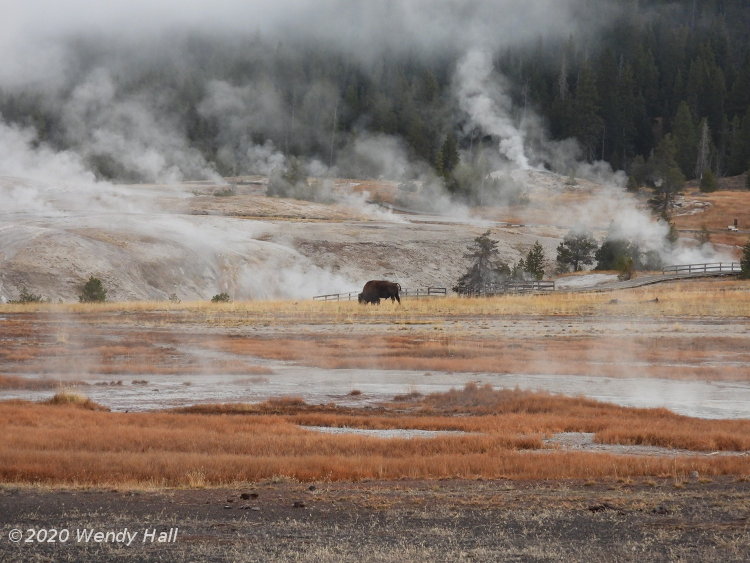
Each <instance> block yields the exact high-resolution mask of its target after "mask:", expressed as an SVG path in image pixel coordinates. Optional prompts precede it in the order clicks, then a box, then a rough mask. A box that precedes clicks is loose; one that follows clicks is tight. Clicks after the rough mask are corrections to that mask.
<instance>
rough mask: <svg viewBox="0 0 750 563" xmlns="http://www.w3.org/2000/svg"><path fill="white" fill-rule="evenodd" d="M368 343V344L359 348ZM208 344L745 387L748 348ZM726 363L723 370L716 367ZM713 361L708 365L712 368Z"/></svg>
mask: <svg viewBox="0 0 750 563" xmlns="http://www.w3.org/2000/svg"><path fill="white" fill-rule="evenodd" d="M363 342H366V345H363ZM213 345H214V346H216V347H218V348H219V349H220V350H222V351H224V352H228V353H232V354H240V355H243V354H244V355H248V356H250V357H256V356H257V357H262V358H267V359H273V360H295V361H297V362H300V363H304V364H306V365H313V366H317V367H320V368H325V369H340V368H359V369H405V370H417V371H423V370H426V371H452V372H486V373H513V374H520V373H555V374H559V375H581V374H585V375H597V376H607V377H621V376H628V377H632V376H633V375H638V376H641V377H643V376H650V377H662V378H682V379H705V380H711V379H722V380H737V381H744V380H745V379H746V376H747V370H746V369H745V368H744V366H743V365H742V363H743V362H745V363H750V349H747V350H746V349H744V346H745V345H746V339H745V338H744V337H743V336H738V337H732V336H717V337H702V338H700V339H696V338H695V337H693V336H692V335H686V336H681V335H679V334H678V335H672V336H670V339H669V342H668V344H665V342H664V340H659V339H656V338H653V337H650V336H645V337H641V336H628V335H626V336H616V337H606V336H590V335H589V336H570V337H565V336H564V335H558V336H557V337H555V338H550V337H548V336H546V335H537V336H524V337H515V336H514V335H513V334H512V332H511V334H510V335H509V336H506V337H504V338H498V337H497V336H496V335H494V334H488V335H487V336H475V335H466V336H463V335H455V336H454V335H437V336H436V335H432V334H424V333H414V332H410V333H409V334H406V335H387V334H373V335H370V336H367V337H363V336H362V335H360V334H355V335H341V334H335V335H327V334H317V335H310V334H304V335H300V336H294V337H275V338H253V337H245V338H232V339H222V340H214V341H213ZM723 357H726V358H731V359H732V362H731V363H728V364H725V363H721V362H715V360H717V359H721V358H723ZM712 362H714V363H712Z"/></svg>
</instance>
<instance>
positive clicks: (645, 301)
mask: <svg viewBox="0 0 750 563" xmlns="http://www.w3.org/2000/svg"><path fill="white" fill-rule="evenodd" d="M748 291H750V285H748V283H747V282H743V281H734V280H724V281H720V282H716V281H693V282H679V283H663V284H657V285H652V286H646V287H644V288H637V289H632V290H621V291H614V292H604V293H595V292H590V293H586V292H579V293H568V292H562V291H559V292H551V293H547V294H536V295H523V294H520V295H505V296H497V297H490V298H460V297H447V298H424V299H412V298H407V299H404V300H403V303H402V305H398V304H392V303H391V302H390V301H387V302H384V304H382V305H380V306H362V305H359V304H358V303H357V302H356V301H340V302H323V301H312V300H309V299H308V300H285V301H237V302H231V303H210V302H208V301H206V302H204V301H199V302H188V303H170V302H163V301H158V302H156V301H153V302H150V301H128V302H120V303H116V302H113V303H100V304H91V303H70V304H49V303H29V304H23V305H19V304H2V305H0V312H2V313H58V314H76V315H82V314H86V315H88V314H101V313H112V312H118V313H165V314H166V315H165V318H164V319H163V320H164V321H170V320H171V321H173V322H181V321H183V320H184V319H181V318H180V317H179V315H176V313H180V312H182V313H185V314H189V315H190V316H191V318H190V320H191V321H196V320H200V321H210V320H214V321H217V322H219V323H220V322H221V321H222V319H224V320H226V321H227V322H239V321H244V323H246V324H250V323H253V322H257V321H259V320H270V321H273V322H275V323H283V322H285V321H293V322H298V321H299V320H305V319H308V320H310V319H320V320H326V321H330V320H335V321H337V322H341V321H347V320H349V321H351V322H353V321H355V320H356V321H357V322H363V321H367V320H368V319H370V320H372V321H377V320H380V319H383V318H387V319H389V320H393V319H398V320H405V321H408V320H409V319H410V318H412V317H413V318H415V319H419V318H420V317H437V318H450V317H453V316H464V315H473V316H482V315H549V316H566V315H584V316H588V315H602V314H604V315H613V314H614V315H620V316H626V317H653V316H659V315H682V316H687V317H696V316H706V315H708V316H721V317H747V316H750V299H748ZM655 297H658V298H659V303H653V304H651V303H649V302H650V301H651V300H653V299H654V298H655ZM613 298H616V299H617V300H618V301H619V303H618V307H617V308H616V310H614V309H613V308H612V307H611V303H610V301H611V300H612V299H613ZM200 314H204V316H203V317H201V315H200ZM237 316H241V317H242V318H241V319H238V318H237ZM117 320H118V321H122V320H123V319H117Z"/></svg>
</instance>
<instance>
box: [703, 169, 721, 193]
mask: <svg viewBox="0 0 750 563" xmlns="http://www.w3.org/2000/svg"><path fill="white" fill-rule="evenodd" d="M717 189H719V185H718V184H717V182H716V176H714V173H713V172H711V170H710V169H708V170H706V171H705V172H704V173H703V178H701V182H700V190H701V191H702V192H704V193H709V192H715V191H716V190H717Z"/></svg>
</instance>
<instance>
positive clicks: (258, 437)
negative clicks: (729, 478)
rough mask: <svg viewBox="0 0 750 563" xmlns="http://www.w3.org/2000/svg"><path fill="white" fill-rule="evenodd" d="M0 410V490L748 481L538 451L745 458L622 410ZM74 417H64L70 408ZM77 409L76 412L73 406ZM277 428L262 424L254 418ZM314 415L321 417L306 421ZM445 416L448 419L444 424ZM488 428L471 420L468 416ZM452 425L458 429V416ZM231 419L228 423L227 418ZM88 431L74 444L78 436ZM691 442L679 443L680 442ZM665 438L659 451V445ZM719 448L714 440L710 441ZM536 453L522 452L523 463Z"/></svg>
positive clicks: (523, 395) (645, 462)
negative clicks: (392, 432) (636, 447)
mask: <svg viewBox="0 0 750 563" xmlns="http://www.w3.org/2000/svg"><path fill="white" fill-rule="evenodd" d="M80 404H81V401H77V402H73V403H71V404H68V405H65V406H53V405H44V404H34V403H27V402H23V401H12V402H5V403H0V428H1V429H2V432H3V436H4V440H3V441H2V442H1V443H0V459H2V460H3V463H2V465H0V480H2V481H3V482H15V483H21V482H23V483H50V484H79V485H109V484H133V485H154V486H196V485H226V484H231V483H239V482H244V481H255V480H259V479H265V478H271V477H274V476H280V475H284V476H287V477H291V478H295V479H299V480H325V479H328V480H357V479H370V478H380V479H399V478H445V477H459V478H476V477H483V478H499V477H510V478H519V479H521V478H522V479H548V478H583V479H586V478H600V477H633V476H645V475H651V476H671V477H675V478H677V477H685V476H686V475H687V474H689V472H691V471H699V472H700V473H701V474H702V475H722V474H732V475H740V476H746V475H747V474H748V465H747V458H746V457H743V456H715V457H712V456H709V457H701V458H698V457H675V458H673V457H669V458H659V457H655V456H654V457H635V456H613V455H607V454H595V453H586V452H562V451H555V450H538V448H540V447H541V442H540V436H541V435H543V434H549V433H553V432H558V431H588V432H591V431H594V432H597V433H598V436H599V435H601V436H604V437H605V438H608V439H609V437H611V436H614V434H612V435H609V434H607V433H608V432H615V431H625V430H627V429H628V428H633V429H637V428H638V427H639V426H638V424H640V425H641V427H643V428H646V427H648V428H652V429H653V430H652V433H651V437H646V438H645V439H644V441H643V442H641V443H651V442H653V441H659V442H660V445H665V444H668V445H670V446H674V447H691V448H693V449H695V450H702V449H704V445H705V443H704V442H702V441H701V436H705V437H706V439H708V440H712V445H713V446H715V447H718V448H720V449H727V448H737V447H739V448H747V447H748V445H749V444H750V442H749V437H750V421H747V420H746V421H701V420H696V419H690V418H687V417H680V416H677V415H674V414H672V413H669V412H667V411H665V410H663V409H655V410H653V411H651V410H645V409H626V408H622V407H616V406H614V405H607V404H602V403H597V402H596V401H590V400H587V399H580V398H565V397H557V396H553V395H547V394H535V393H527V392H521V391H506V392H493V391H491V390H490V389H488V388H485V387H477V386H473V387H472V386H468V387H467V388H466V389H464V390H463V391H454V392H451V393H447V394H439V395H431V396H427V397H425V398H423V399H422V400H421V401H420V402H417V403H414V404H412V405H410V407H412V408H413V410H412V411H411V412H410V413H406V414H404V413H396V412H394V411H389V410H387V409H381V410H379V411H378V412H377V413H376V414H367V412H366V411H359V412H357V411H355V410H354V409H348V410H347V409H343V410H341V409H336V408H335V407H331V406H313V405H305V404H304V403H302V402H300V401H298V400H294V399H292V400H286V401H278V400H277V401H275V402H268V403H265V404H261V405H237V406H221V405H220V406H214V407H210V406H204V407H201V408H202V410H203V412H210V411H211V408H214V409H216V411H217V412H222V413H223V414H184V413H176V412H170V413H110V412H100V411H93V410H87V409H85V408H81V406H80ZM71 405H73V406H71ZM75 405H79V406H75ZM279 410H282V411H286V414H276V415H272V414H264V411H265V412H267V411H279ZM316 410H318V411H319V412H315V411H316ZM441 410H442V411H443V412H449V413H450V414H444V413H441V412H440V411H441ZM485 411H490V412H495V411H499V413H500V414H475V413H477V412H485ZM458 412H464V413H465V414H466V416H456V413H458ZM229 413H234V414H229ZM299 425H326V426H349V427H364V428H422V429H441V430H465V431H471V432H474V433H470V434H465V435H450V436H438V437H434V438H420V439H380V438H372V437H362V436H354V435H328V434H320V433H316V432H312V431H307V430H304V429H302V428H300V426H299ZM82 428H85V429H86V431H85V432H82V431H81V429H82ZM687 428H690V429H694V432H693V434H694V436H693V442H692V443H691V444H689V445H688V444H685V443H681V442H680V436H686V435H688V433H687V432H686V429H687ZM670 435H674V439H673V440H672V441H671V442H669V441H668V440H667V438H668V437H669V436H670ZM719 436H720V437H721V440H717V437H719ZM535 449H536V450H537V451H534V450H535Z"/></svg>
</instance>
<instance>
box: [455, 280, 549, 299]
mask: <svg viewBox="0 0 750 563" xmlns="http://www.w3.org/2000/svg"><path fill="white" fill-rule="evenodd" d="M536 291H555V282H554V281H553V280H539V281H537V280H534V281H507V282H504V283H497V284H495V283H492V284H486V285H484V286H483V287H482V288H481V289H480V290H479V291H471V292H468V293H465V294H464V295H466V296H470V297H475V296H487V295H501V294H504V293H531V292H536Z"/></svg>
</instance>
